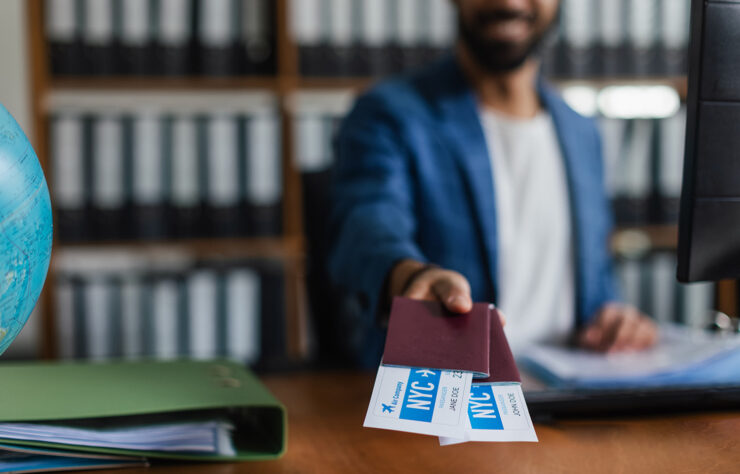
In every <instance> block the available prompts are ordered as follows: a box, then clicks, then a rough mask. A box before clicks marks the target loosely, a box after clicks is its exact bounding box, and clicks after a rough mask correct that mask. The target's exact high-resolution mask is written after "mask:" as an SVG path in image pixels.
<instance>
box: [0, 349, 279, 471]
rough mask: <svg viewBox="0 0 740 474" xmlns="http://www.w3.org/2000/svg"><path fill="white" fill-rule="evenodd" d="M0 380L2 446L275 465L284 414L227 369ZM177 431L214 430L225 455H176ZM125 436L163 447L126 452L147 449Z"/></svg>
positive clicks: (58, 372)
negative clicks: (151, 437)
mask: <svg viewBox="0 0 740 474" xmlns="http://www.w3.org/2000/svg"><path fill="white" fill-rule="evenodd" d="M0 381H1V383H2V386H3V389H2V390H1V391H0V443H3V444H8V445H18V446H26V447H38V448H46V449H54V450H66V451H70V452H85V453H97V454H109V455H121V456H136V457H144V458H167V459H180V460H198V461H244V460H266V459H274V458H277V457H279V456H281V455H282V453H283V452H284V450H285V436H286V414H285V408H284V407H283V406H282V405H281V404H280V403H279V402H278V401H277V400H276V399H275V398H274V397H273V396H272V395H271V394H270V393H269V392H268V391H267V389H265V387H264V386H263V385H262V384H261V383H260V382H259V380H258V379H257V378H256V377H254V376H253V375H252V374H251V373H250V372H249V371H247V370H246V369H244V368H243V367H242V366H240V365H238V364H235V363H232V362H226V361H171V362H114V363H18V364H4V365H3V366H0ZM185 425H193V426H198V427H204V426H205V427H206V428H207V427H208V426H212V427H214V429H213V431H212V433H213V437H214V440H215V439H216V437H217V436H221V434H222V433H224V432H226V431H224V430H223V429H221V428H222V427H228V429H227V431H228V433H229V434H230V443H231V445H233V450H231V449H229V450H220V449H219V450H218V451H215V452H207V451H206V450H204V449H196V448H191V449H188V448H186V449H177V446H187V443H186V442H184V441H183V440H186V441H187V440H189V439H191V438H190V437H189V433H188V432H187V430H185V431H184V430H183V429H181V428H182V427H183V426H185ZM216 428H218V429H216ZM96 430H98V431H96ZM132 430H139V432H142V433H156V434H158V436H159V438H158V439H160V440H164V442H165V443H169V446H170V447H169V448H163V449H158V450H151V449H146V448H145V447H142V448H141V449H138V448H137V449H131V447H130V446H132V445H133V446H144V445H145V443H143V440H142V439H139V438H138V437H135V436H132V435H131V432H132ZM3 433H5V434H4V435H3ZM8 433H14V434H8ZM95 433H100V436H99V439H100V442H99V443H97V444H96V443H95V442H94V440H95ZM83 436H84V437H88V438H89V437H91V436H92V437H93V442H89V440H88V441H86V442H84V443H83V442H81V441H79V440H80V439H81V437H83ZM50 439H52V440H50ZM55 440H56V441H55ZM60 440H61V441H64V440H67V441H64V442H61V441H60ZM121 440H123V442H121ZM173 440H175V442H173ZM218 441H219V442H221V441H222V438H218ZM214 443H215V441H214ZM121 446H128V447H121ZM172 446H175V447H174V448H173V447H172ZM228 451H231V454H224V453H225V452H228Z"/></svg>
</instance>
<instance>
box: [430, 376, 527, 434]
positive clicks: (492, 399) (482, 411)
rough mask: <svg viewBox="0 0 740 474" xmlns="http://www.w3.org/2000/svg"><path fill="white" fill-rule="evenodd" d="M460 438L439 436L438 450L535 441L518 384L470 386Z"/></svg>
mask: <svg viewBox="0 0 740 474" xmlns="http://www.w3.org/2000/svg"><path fill="white" fill-rule="evenodd" d="M463 423H464V426H465V433H464V435H463V436H440V438H439V444H441V445H442V446H446V445H450V444H458V443H464V442H466V441H535V442H536V441H537V434H536V433H535V431H534V425H533V424H532V419H531V417H530V416H529V410H528V409H527V404H526V402H525V401H524V394H522V386H521V385H520V384H518V383H507V384H483V383H480V384H479V383H473V384H472V387H471V389H470V397H469V401H468V409H467V416H466V417H464V422H463Z"/></svg>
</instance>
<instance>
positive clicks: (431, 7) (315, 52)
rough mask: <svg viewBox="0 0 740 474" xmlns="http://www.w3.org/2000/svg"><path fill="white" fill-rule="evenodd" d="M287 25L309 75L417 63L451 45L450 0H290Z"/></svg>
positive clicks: (391, 69)
mask: <svg viewBox="0 0 740 474" xmlns="http://www.w3.org/2000/svg"><path fill="white" fill-rule="evenodd" d="M289 20H290V23H289V28H290V32H291V33H292V38H293V41H294V42H295V43H296V45H297V47H298V57H299V71H300V73H301V74H302V75H305V76H368V75H373V76H374V75H385V74H393V73H397V72H400V71H403V70H406V69H409V68H414V67H416V66H419V65H421V64H424V63H425V62H428V61H429V60H430V59H432V58H434V57H436V56H438V55H439V54H440V53H441V52H442V51H445V50H447V49H449V47H450V46H451V45H452V43H453V42H454V40H455V31H456V21H457V20H456V11H455V8H454V6H453V3H452V2H450V1H449V0H357V1H352V0H291V1H290V3H289Z"/></svg>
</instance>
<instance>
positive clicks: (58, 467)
mask: <svg viewBox="0 0 740 474" xmlns="http://www.w3.org/2000/svg"><path fill="white" fill-rule="evenodd" d="M148 465H149V464H148V463H147V461H146V459H144V458H134V457H126V456H113V455H105V454H93V453H81V452H80V453H77V452H75V453H72V452H69V451H61V450H55V449H44V448H31V447H28V446H13V445H9V444H0V473H5V472H8V473H10V472H12V473H16V474H18V473H26V472H29V473H30V472H54V471H82V470H92V469H114V468H123V467H146V466H148Z"/></svg>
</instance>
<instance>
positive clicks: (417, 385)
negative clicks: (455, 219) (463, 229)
mask: <svg viewBox="0 0 740 474" xmlns="http://www.w3.org/2000/svg"><path fill="white" fill-rule="evenodd" d="M474 376H476V377H478V378H477V379H474ZM364 426H366V427H372V428H383V429H390V430H398V431H408V432H412V433H419V434H427V435H435V436H439V437H440V444H442V445H447V444H455V443H462V442H465V441H537V435H536V434H535V432H534V426H533V425H532V420H531V418H530V416H529V411H528V410H527V405H526V402H525V401H524V396H523V394H522V390H521V385H520V377H519V372H518V370H517V368H516V365H515V364H514V358H513V356H512V355H511V350H510V349H509V345H508V343H507V342H506V337H505V335H504V332H503V328H502V327H501V322H500V320H499V317H498V313H497V312H496V310H495V308H493V306H492V305H488V304H483V303H478V304H475V305H474V307H473V310H472V311H471V312H470V313H468V314H465V315H452V314H450V313H448V312H447V311H446V310H444V309H443V307H442V306H441V305H440V304H438V303H433V302H428V301H414V300H410V299H407V298H396V299H395V300H394V301H393V308H392V311H391V317H390V323H389V326H388V337H387V339H386V346H385V352H384V355H383V364H382V365H381V366H380V368H379V369H378V375H377V377H376V380H375V386H374V388H373V393H372V397H371V399H370V406H369V407H368V411H367V415H366V417H365V423H364Z"/></svg>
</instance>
